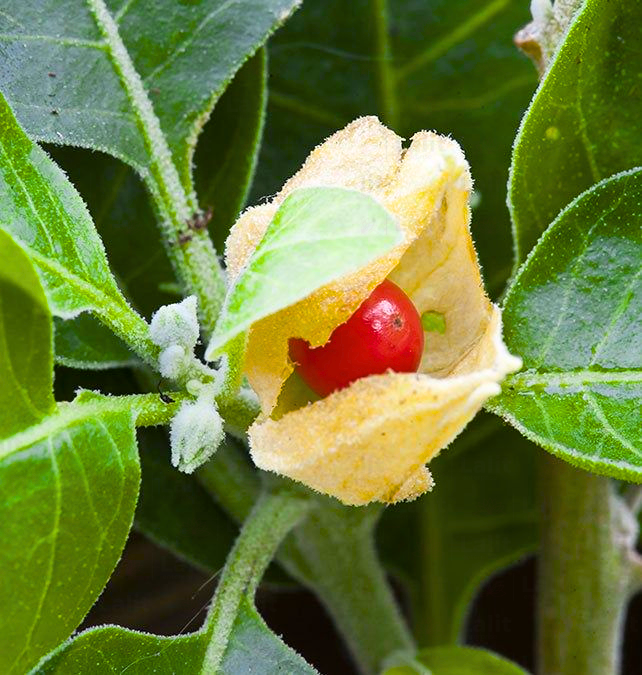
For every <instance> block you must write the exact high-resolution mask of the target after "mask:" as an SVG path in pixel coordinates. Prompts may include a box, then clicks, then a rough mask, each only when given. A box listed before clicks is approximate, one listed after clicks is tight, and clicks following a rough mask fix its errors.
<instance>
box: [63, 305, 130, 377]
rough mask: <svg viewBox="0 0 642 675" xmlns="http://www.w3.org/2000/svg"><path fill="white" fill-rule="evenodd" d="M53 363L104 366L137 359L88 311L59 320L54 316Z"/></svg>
mask: <svg viewBox="0 0 642 675" xmlns="http://www.w3.org/2000/svg"><path fill="white" fill-rule="evenodd" d="M55 326H56V330H55V335H56V363H57V364H60V365H62V366H68V367H70V368H82V369H91V370H104V369H106V368H124V367H126V366H133V365H136V364H137V363H140V362H139V360H138V359H137V358H136V356H135V354H133V353H132V352H131V351H130V350H129V349H127V347H126V345H125V344H124V343H123V342H122V341H121V340H119V339H118V338H117V337H116V336H115V335H114V334H113V333H112V332H111V331H110V330H109V329H107V328H106V327H105V326H103V325H102V324H101V323H99V322H98V321H96V319H95V318H94V317H93V316H91V315H90V314H79V315H78V316H77V317H76V318H75V319H69V320H68V321H63V320H62V319H59V318H57V317H56V320H55Z"/></svg>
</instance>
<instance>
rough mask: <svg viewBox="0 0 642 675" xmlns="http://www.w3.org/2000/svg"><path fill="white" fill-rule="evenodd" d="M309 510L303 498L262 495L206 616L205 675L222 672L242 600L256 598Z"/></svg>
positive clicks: (287, 495)
mask: <svg viewBox="0 0 642 675" xmlns="http://www.w3.org/2000/svg"><path fill="white" fill-rule="evenodd" d="M309 508H310V503H309V501H308V500H306V499H303V498H301V496H300V495H295V494H293V493H290V492H287V491H279V492H276V493H273V494H268V495H263V496H262V497H261V498H260V499H259V500H258V502H257V503H256V506H255V507H254V508H253V509H252V511H251V513H250V515H249V517H248V518H247V520H246V521H245V523H244V524H243V528H242V530H241V534H240V535H239V537H238V539H237V540H236V543H235V544H234V547H233V548H232V550H231V551H230V554H229V555H228V558H227V561H226V563H225V568H224V569H223V575H222V576H221V581H220V583H219V585H218V587H217V589H216V595H215V596H214V601H213V603H212V606H211V607H210V610H209V612H208V615H207V620H206V622H205V631H206V634H207V635H208V639H209V643H208V646H207V650H206V652H205V657H204V659H203V665H202V667H201V673H203V675H209V674H210V673H217V672H219V668H220V665H221V662H222V661H223V657H224V655H225V650H226V648H227V644H228V640H229V636H230V634H231V632H232V627H233V625H234V620H235V618H236V615H237V613H238V608H239V605H240V604H241V600H242V599H243V597H244V596H249V597H253V596H254V593H255V591H256V587H257V585H258V583H259V581H260V580H261V577H262V576H263V573H264V571H265V568H266V567H267V566H268V563H269V562H270V560H271V559H272V557H273V555H274V552H275V551H276V549H277V547H278V545H279V544H280V543H281V541H282V539H283V538H284V537H285V536H286V534H287V533H288V532H289V531H290V530H291V529H292V528H293V527H294V526H295V525H296V524H297V523H298V522H299V521H300V520H301V518H303V517H304V515H305V514H306V512H307V511H308V510H309Z"/></svg>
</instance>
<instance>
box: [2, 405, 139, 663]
mask: <svg viewBox="0 0 642 675" xmlns="http://www.w3.org/2000/svg"><path fill="white" fill-rule="evenodd" d="M105 401H106V399H103V400H100V399H98V398H97V397H96V398H95V400H94V401H93V402H92V403H85V404H80V403H72V404H62V405H61V406H60V408H59V410H58V411H57V412H56V413H54V414H52V415H49V416H47V417H45V418H44V419H43V420H42V421H41V422H40V423H39V424H37V425H35V426H32V427H29V428H28V429H26V430H25V431H23V432H21V433H19V434H17V435H14V436H11V437H9V438H7V439H5V440H3V441H0V494H1V495H2V498H1V499H0V518H1V522H2V523H3V525H2V529H1V530H0V576H1V577H2V584H1V585H0V671H2V672H3V673H8V674H9V673H17V674H18V673H24V672H26V671H27V670H28V669H29V668H31V667H32V666H33V665H34V664H35V663H36V662H37V661H38V660H39V659H40V658H41V657H42V656H43V655H44V654H46V653H47V652H48V651H50V650H51V649H53V648H54V647H55V646H56V645H58V644H59V643H60V642H61V641H62V640H65V639H66V638H67V637H69V635H70V634H71V633H72V632H73V631H74V630H75V629H76V627H77V626H78V624H79V623H80V622H81V621H82V619H83V617H84V616H85V614H86V613H87V612H88V611H89V609H90V608H91V606H92V605H93V604H94V602H95V601H96V598H97V597H98V595H99V594H100V592H101V591H102V589H103V586H104V585H105V583H106V582H107V580H108V579H109V577H110V575H111V573H112V571H113V569H114V567H115V566H116V563H117V561H118V559H119V558H120V554H121V553H122V550H123V547H124V545H125V541H126V539H127V535H128V533H129V529H130V527H131V523H132V518H133V515H134V507H135V505H136V498H137V496H138V484H139V478H140V468H139V464H138V455H137V451H136V439H135V435H134V423H133V414H132V411H131V410H128V409H126V408H125V409H123V408H122V407H121V408H118V407H117V406H115V405H114V403H106V402H105Z"/></svg>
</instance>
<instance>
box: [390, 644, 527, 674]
mask: <svg viewBox="0 0 642 675" xmlns="http://www.w3.org/2000/svg"><path fill="white" fill-rule="evenodd" d="M414 661H415V663H414V664H409V665H400V666H393V667H392V668H388V669H387V670H386V671H384V673H383V675H527V673H526V671H525V670H522V669H521V668H520V667H519V666H518V665H516V664H514V663H513V662H512V661H508V660H506V659H504V658H502V657H500V656H497V655H496V654H493V653H492V652H489V651H487V650H485V649H478V648H475V647H432V648H431V649H422V650H420V651H419V653H418V654H417V656H416V657H415V659H414Z"/></svg>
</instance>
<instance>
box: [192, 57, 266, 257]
mask: <svg viewBox="0 0 642 675" xmlns="http://www.w3.org/2000/svg"><path fill="white" fill-rule="evenodd" d="M266 104H267V55H266V53H265V50H264V49H260V50H259V51H258V53H257V54H256V56H254V57H253V58H251V59H250V60H249V61H248V62H247V63H246V64H245V65H244V66H243V68H241V70H239V72H238V73H237V75H236V77H235V78H234V79H233V80H232V82H231V84H230V86H229V87H228V88H227V89H226V90H225V93H224V94H223V96H222V97H221V99H220V100H219V102H218V103H217V104H216V107H215V108H214V111H213V113H212V117H211V118H210V120H209V122H208V123H207V125H206V126H205V128H204V129H203V133H202V134H201V137H200V138H199V141H198V145H197V146H196V155H195V157H194V163H195V165H196V176H195V181H196V188H197V192H198V195H199V199H200V201H201V203H202V204H203V206H204V208H207V209H211V211H212V220H211V221H210V223H209V230H210V232H211V234H212V238H213V239H214V244H215V246H216V248H217V250H218V251H220V252H223V249H224V246H225V240H226V239H227V235H228V233H229V231H230V228H231V227H232V225H233V224H234V221H235V220H236V217H237V216H238V214H239V211H240V210H241V209H242V208H243V206H245V200H246V198H247V194H248V192H249V189H250V185H251V182H252V178H253V176H254V169H255V167H256V160H257V156H258V152H259V147H260V143H261V136H262V134H263V120H264V117H265V107H266Z"/></svg>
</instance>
